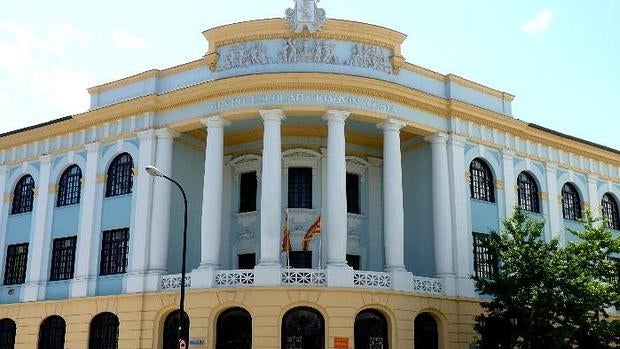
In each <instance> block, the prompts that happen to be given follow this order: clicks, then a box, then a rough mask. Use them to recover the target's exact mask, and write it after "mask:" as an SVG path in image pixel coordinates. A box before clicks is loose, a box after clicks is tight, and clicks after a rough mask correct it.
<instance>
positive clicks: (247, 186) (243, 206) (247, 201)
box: [239, 171, 258, 212]
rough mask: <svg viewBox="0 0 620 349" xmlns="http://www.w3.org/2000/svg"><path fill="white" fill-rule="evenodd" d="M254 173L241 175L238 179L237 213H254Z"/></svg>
mask: <svg viewBox="0 0 620 349" xmlns="http://www.w3.org/2000/svg"><path fill="white" fill-rule="evenodd" d="M257 187H258V181H257V180H256V171H252V172H246V173H242V174H241V176H240V178H239V212H254V211H256V189H257Z"/></svg>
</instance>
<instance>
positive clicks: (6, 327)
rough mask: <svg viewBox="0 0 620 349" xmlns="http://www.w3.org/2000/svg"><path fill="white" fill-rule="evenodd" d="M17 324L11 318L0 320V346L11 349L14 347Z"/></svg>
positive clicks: (3, 348)
mask: <svg viewBox="0 0 620 349" xmlns="http://www.w3.org/2000/svg"><path fill="white" fill-rule="evenodd" d="M16 330H17V326H16V325H15V321H13V320H11V319H2V320H0V348H2V349H13V348H15V332H16Z"/></svg>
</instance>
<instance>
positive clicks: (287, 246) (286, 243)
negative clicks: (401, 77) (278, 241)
mask: <svg viewBox="0 0 620 349" xmlns="http://www.w3.org/2000/svg"><path fill="white" fill-rule="evenodd" d="M292 249H293V248H292V247H291V229H289V227H288V211H286V213H285V214H284V232H283V233H282V252H290V251H291V250H292Z"/></svg>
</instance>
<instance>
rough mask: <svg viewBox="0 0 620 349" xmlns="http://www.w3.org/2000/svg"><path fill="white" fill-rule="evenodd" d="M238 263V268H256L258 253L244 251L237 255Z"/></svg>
mask: <svg viewBox="0 0 620 349" xmlns="http://www.w3.org/2000/svg"><path fill="white" fill-rule="evenodd" d="M237 257H238V261H239V263H238V265H237V269H254V266H255V265H256V253H242V254H239V255H237Z"/></svg>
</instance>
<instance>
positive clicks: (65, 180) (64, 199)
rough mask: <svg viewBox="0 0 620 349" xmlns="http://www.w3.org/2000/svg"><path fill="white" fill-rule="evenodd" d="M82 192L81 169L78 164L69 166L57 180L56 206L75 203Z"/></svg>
mask: <svg viewBox="0 0 620 349" xmlns="http://www.w3.org/2000/svg"><path fill="white" fill-rule="evenodd" d="M81 194H82V169H81V168H80V166H78V165H71V166H69V167H68V168H67V169H66V170H65V171H64V172H63V173H62V175H61V176H60V180H59V181H58V195H57V197H56V207H63V206H69V205H77V204H79V203H80V199H81V198H80V197H81Z"/></svg>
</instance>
